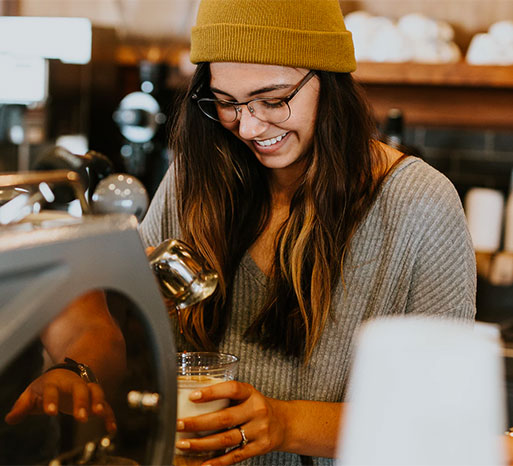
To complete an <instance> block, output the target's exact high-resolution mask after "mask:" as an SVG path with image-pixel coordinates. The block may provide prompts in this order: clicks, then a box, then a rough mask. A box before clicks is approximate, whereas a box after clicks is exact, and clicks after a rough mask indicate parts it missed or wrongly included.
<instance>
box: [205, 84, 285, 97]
mask: <svg viewBox="0 0 513 466" xmlns="http://www.w3.org/2000/svg"><path fill="white" fill-rule="evenodd" d="M292 86H293V84H275V85H274V86H267V87H261V88H260V89H256V90H254V91H251V92H250V93H249V94H248V96H249V97H254V96H255V95H258V94H264V93H265V92H271V91H276V90H278V89H288V88H290V87H292ZM210 91H211V92H215V93H216V94H223V95H225V96H227V97H231V98H233V96H232V95H230V94H228V92H224V91H222V90H221V89H218V88H217V87H211V88H210Z"/></svg>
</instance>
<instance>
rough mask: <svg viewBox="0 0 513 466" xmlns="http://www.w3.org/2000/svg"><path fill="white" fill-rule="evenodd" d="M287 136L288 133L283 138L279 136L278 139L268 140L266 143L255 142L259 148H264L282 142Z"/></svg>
mask: <svg viewBox="0 0 513 466" xmlns="http://www.w3.org/2000/svg"><path fill="white" fill-rule="evenodd" d="M286 135H287V133H284V134H282V135H281V136H278V137H276V138H271V139H266V140H265V141H255V142H256V143H257V144H258V145H259V146H262V147H267V146H272V145H273V144H276V143H277V142H280V141H281V140H282V139H283V138H284V137H285V136H286Z"/></svg>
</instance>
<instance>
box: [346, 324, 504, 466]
mask: <svg viewBox="0 0 513 466" xmlns="http://www.w3.org/2000/svg"><path fill="white" fill-rule="evenodd" d="M358 341H359V343H358V346H357V349H356V359H355V364H354V368H353V374H352V384H351V394H352V396H351V399H350V400H349V404H348V410H347V416H346V422H345V424H344V425H343V426H342V429H341V439H340V450H339V457H340V459H339V462H338V466H342V465H343V466H356V465H366V466H368V465H372V466H384V465H390V466H392V465H393V466H413V465H415V466H419V465H430V466H447V465H451V466H477V465H479V466H482V465H487V466H498V465H502V464H505V461H504V455H503V451H502V447H503V444H502V443H501V442H502V441H503V439H502V435H501V434H502V433H503V432H504V430H505V394H504V389H503V365H502V353H501V345H500V342H499V335H498V331H497V330H496V328H495V327H494V326H490V325H485V324H476V327H475V328H474V327H473V326H472V325H470V324H458V323H455V322H452V321H451V322H448V321H443V320H439V319H421V318H414V317H405V318H390V319H386V320H381V321H373V322H370V323H368V324H366V325H365V326H364V328H363V331H362V332H361V334H360V337H359V340H358Z"/></svg>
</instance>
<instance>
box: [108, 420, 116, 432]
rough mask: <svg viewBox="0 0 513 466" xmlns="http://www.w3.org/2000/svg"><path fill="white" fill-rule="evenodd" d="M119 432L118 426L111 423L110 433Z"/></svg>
mask: <svg viewBox="0 0 513 466" xmlns="http://www.w3.org/2000/svg"><path fill="white" fill-rule="evenodd" d="M116 430H118V426H117V425H116V423H115V422H109V432H116Z"/></svg>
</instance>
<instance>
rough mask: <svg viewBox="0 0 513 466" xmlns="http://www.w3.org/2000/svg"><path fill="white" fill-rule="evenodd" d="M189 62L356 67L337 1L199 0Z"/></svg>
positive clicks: (344, 69) (333, 68) (336, 68)
mask: <svg viewBox="0 0 513 466" xmlns="http://www.w3.org/2000/svg"><path fill="white" fill-rule="evenodd" d="M191 61H192V62H193V63H199V62H237V63H261V64H267V65H282V66H291V67H297V68H307V69H312V70H325V71H338V72H341V73H347V72H351V71H354V70H355V69H356V61H355V57H354V47H353V41H352V38H351V33H350V32H349V31H348V30H347V29H346V27H345V25H344V18H343V16H342V11H341V10H340V4H339V0H202V1H201V3H200V6H199V11H198V17H197V21H196V26H195V27H193V28H192V36H191Z"/></svg>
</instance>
